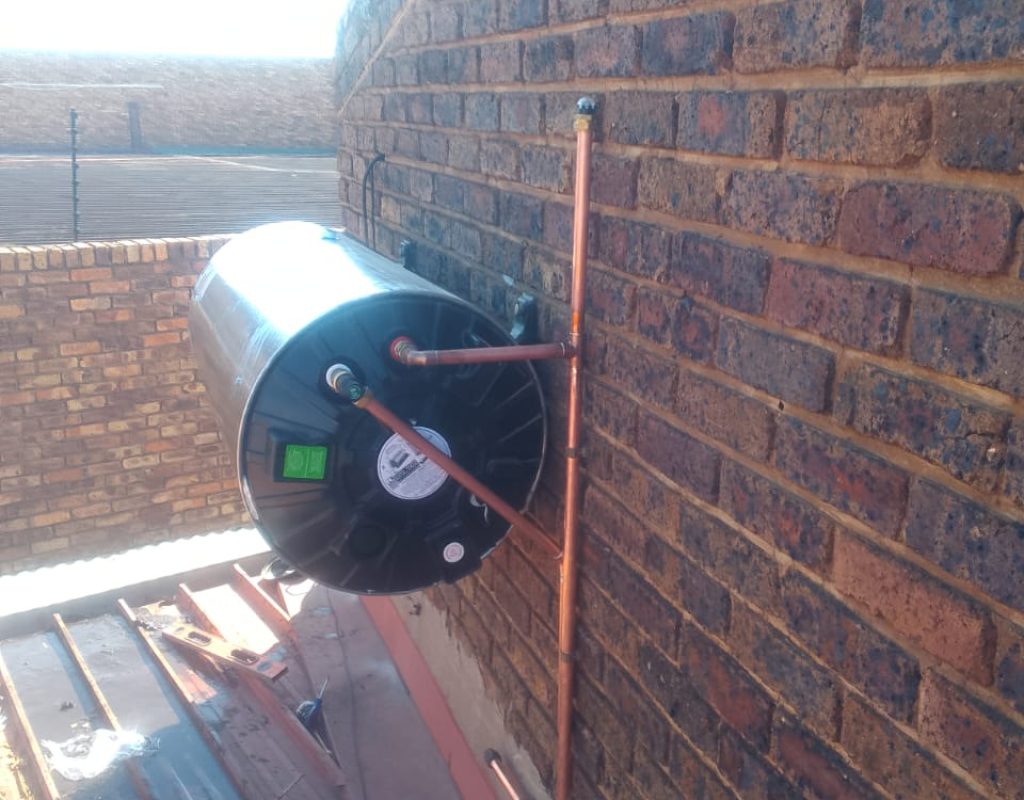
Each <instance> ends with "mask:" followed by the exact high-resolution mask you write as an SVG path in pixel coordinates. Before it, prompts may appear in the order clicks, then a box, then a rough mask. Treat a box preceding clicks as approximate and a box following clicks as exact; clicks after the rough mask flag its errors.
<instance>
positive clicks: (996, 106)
mask: <svg viewBox="0 0 1024 800" xmlns="http://www.w3.org/2000/svg"><path fill="white" fill-rule="evenodd" d="M934 125H935V147H936V151H937V153H938V156H939V160H940V161H941V162H942V163H943V164H945V165H946V166H947V167H953V168H955V169H974V170H986V171H988V172H1005V173H1007V174H1009V175H1020V174H1021V172H1022V171H1024V84H1021V83H969V84H961V85H958V86H947V87H944V88H943V89H941V90H940V91H939V93H938V95H937V96H936V100H935V120H934Z"/></svg>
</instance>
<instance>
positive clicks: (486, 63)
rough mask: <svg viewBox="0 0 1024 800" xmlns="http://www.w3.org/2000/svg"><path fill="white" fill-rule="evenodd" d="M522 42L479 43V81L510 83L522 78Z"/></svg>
mask: <svg viewBox="0 0 1024 800" xmlns="http://www.w3.org/2000/svg"><path fill="white" fill-rule="evenodd" d="M522 50H523V43H522V42H520V41H518V40H515V41H510V42H494V43H492V44H484V45H480V81H481V83H511V82H513V81H520V80H522V78H523V69H522Z"/></svg>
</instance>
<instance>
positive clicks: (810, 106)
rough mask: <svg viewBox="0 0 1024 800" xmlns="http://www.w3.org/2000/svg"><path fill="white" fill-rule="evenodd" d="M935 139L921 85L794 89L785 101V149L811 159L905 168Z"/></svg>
mask: <svg viewBox="0 0 1024 800" xmlns="http://www.w3.org/2000/svg"><path fill="white" fill-rule="evenodd" d="M930 138H931V105H930V104H929V102H928V95H927V94H926V93H925V91H924V90H923V89H861V90H849V89H846V90H842V91H806V92H793V93H791V94H790V95H789V97H788V98H787V102H786V151H787V152H788V153H789V154H790V155H793V156H795V157H797V158H802V159H807V160H810V161H831V162H841V163H849V164H865V165H869V166H905V165H908V164H913V163H914V162H916V161H918V160H920V158H921V156H923V155H924V154H925V152H926V151H927V150H928V145H929V143H930Z"/></svg>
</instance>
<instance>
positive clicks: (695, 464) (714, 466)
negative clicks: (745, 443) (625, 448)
mask: <svg viewBox="0 0 1024 800" xmlns="http://www.w3.org/2000/svg"><path fill="white" fill-rule="evenodd" d="M636 450H637V452H638V453H639V454H640V457H641V458H643V459H644V460H645V461H646V462H647V463H648V464H650V465H651V466H652V467H654V468H655V469H657V470H659V471H660V472H662V473H663V474H664V475H665V476H666V477H668V478H669V479H670V480H672V481H674V482H676V483H678V484H681V485H683V486H685V487H686V488H688V489H690V490H691V491H693V492H694V493H695V494H696V495H698V496H699V497H701V498H703V499H705V500H711V501H713V500H714V499H715V498H716V497H717V495H718V469H719V465H720V464H721V460H722V458H721V455H720V454H719V453H718V452H717V451H715V450H712V449H711V448H710V447H708V446H707V445H705V444H702V443H701V442H699V441H697V440H696V439H694V438H692V437H691V436H689V435H688V434H686V433H684V432H683V431H681V430H678V429H677V428H673V427H671V426H670V425H668V424H667V423H665V422H662V421H661V420H659V419H656V418H655V417H651V416H645V417H644V418H643V420H641V422H640V428H639V435H638V436H637V441H636Z"/></svg>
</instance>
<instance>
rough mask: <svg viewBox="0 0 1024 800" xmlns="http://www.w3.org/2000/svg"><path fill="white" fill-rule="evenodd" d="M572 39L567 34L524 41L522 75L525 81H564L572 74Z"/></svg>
mask: <svg viewBox="0 0 1024 800" xmlns="http://www.w3.org/2000/svg"><path fill="white" fill-rule="evenodd" d="M572 61H573V39H572V36H569V35H565V34H563V35H561V36H548V37H546V38H544V39H534V40H533V41H531V42H527V43H526V50H525V51H524V53H523V75H524V76H525V78H526V80H527V81H530V82H531V83H532V82H538V81H564V80H567V79H568V78H569V77H570V76H571V75H572Z"/></svg>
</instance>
